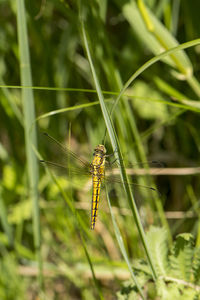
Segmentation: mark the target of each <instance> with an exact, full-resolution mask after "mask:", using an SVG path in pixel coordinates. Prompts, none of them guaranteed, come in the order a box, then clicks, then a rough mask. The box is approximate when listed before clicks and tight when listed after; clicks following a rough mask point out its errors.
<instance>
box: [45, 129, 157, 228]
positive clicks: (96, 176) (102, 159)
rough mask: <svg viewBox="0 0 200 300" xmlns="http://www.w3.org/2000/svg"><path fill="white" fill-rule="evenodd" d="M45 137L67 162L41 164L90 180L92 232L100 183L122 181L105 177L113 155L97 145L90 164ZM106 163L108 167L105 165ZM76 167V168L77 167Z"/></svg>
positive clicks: (97, 206)
mask: <svg viewBox="0 0 200 300" xmlns="http://www.w3.org/2000/svg"><path fill="white" fill-rule="evenodd" d="M44 135H45V136H47V137H48V138H49V139H50V140H51V141H53V142H54V143H55V144H56V145H57V146H58V147H59V148H60V149H61V150H62V151H63V152H64V153H65V154H66V155H67V158H68V159H67V162H68V165H67V163H66V165H61V164H58V163H55V162H52V161H47V160H40V162H41V163H44V164H47V165H50V166H54V167H59V168H62V169H64V170H66V172H72V173H75V174H78V175H81V174H82V175H87V176H89V177H90V178H91V179H92V203H91V221H90V228H91V229H92V230H94V229H95V225H96V221H97V214H98V208H99V200H100V191H101V187H102V183H103V182H105V183H109V182H110V183H112V184H114V183H120V184H122V181H121V180H120V179H115V178H112V177H111V178H109V176H107V175H106V170H108V172H109V171H110V170H111V165H110V164H109V163H108V162H107V158H108V157H110V156H112V155H113V154H106V148H105V146H104V145H101V144H99V145H97V146H96V147H95V148H94V152H93V160H92V162H91V163H89V162H88V161H86V160H84V159H82V158H80V157H79V156H78V155H76V154H75V153H74V152H73V151H71V150H70V149H68V148H67V147H65V146H64V145H62V144H61V143H60V142H58V141H57V140H56V139H55V138H54V137H52V136H50V135H49V134H48V133H44ZM70 161H71V163H72V166H71V165H70V163H69V162H70ZM107 163H108V165H107ZM77 165H78V167H77ZM128 184H129V185H131V186H139V187H144V188H147V189H150V190H153V191H157V190H156V189H155V188H153V187H149V186H143V185H140V184H137V183H130V182H128Z"/></svg>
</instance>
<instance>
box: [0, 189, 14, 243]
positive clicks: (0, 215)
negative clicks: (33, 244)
mask: <svg viewBox="0 0 200 300" xmlns="http://www.w3.org/2000/svg"><path fill="white" fill-rule="evenodd" d="M0 219H1V224H2V227H3V229H4V231H5V234H6V235H7V238H8V241H9V244H10V245H13V242H14V241H13V234H12V227H11V226H10V224H9V223H8V219H7V211H6V206H5V204H4V200H3V197H2V187H1V186H0Z"/></svg>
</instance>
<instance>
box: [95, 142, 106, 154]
mask: <svg viewBox="0 0 200 300" xmlns="http://www.w3.org/2000/svg"><path fill="white" fill-rule="evenodd" d="M97 153H99V154H100V155H101V156H103V155H105V154H106V148H105V146H104V145H100V144H99V145H98V146H96V147H95V148H94V155H96V154H97Z"/></svg>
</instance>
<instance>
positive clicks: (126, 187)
mask: <svg viewBox="0 0 200 300" xmlns="http://www.w3.org/2000/svg"><path fill="white" fill-rule="evenodd" d="M81 27H82V35H83V41H84V46H85V49H86V52H87V56H88V61H89V64H90V68H91V72H92V75H93V78H94V82H95V87H96V90H97V94H98V98H99V103H100V107H101V110H102V115H103V117H104V121H105V124H106V128H107V130H108V135H109V138H110V141H111V144H112V148H113V151H114V153H115V156H116V159H117V161H118V162H119V168H120V174H121V178H122V182H123V185H124V190H125V192H126V195H127V199H128V202H129V205H130V208H131V211H132V214H133V218H134V220H135V223H136V226H137V229H138V232H139V235H140V238H141V241H142V244H143V247H144V250H145V253H146V256H147V259H148V262H149V265H150V268H151V271H152V276H153V279H154V280H156V278H157V274H156V269H155V266H154V264H153V261H152V258H151V253H150V251H149V249H148V244H147V242H146V237H145V233H144V229H143V227H142V223H141V220H140V216H139V213H138V210H137V207H136V204H135V201H134V197H133V194H132V191H131V189H130V186H129V184H128V183H127V182H128V178H127V175H126V171H125V167H124V164H123V157H122V154H121V150H120V148H119V143H118V140H117V136H116V133H115V130H114V127H113V124H112V120H111V118H110V114H109V113H108V110H107V107H106V105H105V102H104V98H103V94H102V91H101V87H100V84H99V81H98V78H97V75H96V72H95V68H94V65H93V61H92V57H91V54H90V50H89V45H88V40H87V37H86V32H85V27H84V23H83V22H82V23H81Z"/></svg>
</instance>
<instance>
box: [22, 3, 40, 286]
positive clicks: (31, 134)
mask: <svg viewBox="0 0 200 300" xmlns="http://www.w3.org/2000/svg"><path fill="white" fill-rule="evenodd" d="M17 32H18V41H19V60H20V61H19V62H20V76H21V84H22V85H23V86H32V77H31V67H30V55H29V47H28V36H27V24H26V16H25V6H24V0H17ZM22 107H23V114H24V131H25V144H26V158H27V175H28V191H29V193H30V197H31V199H32V203H33V235H34V246H35V251H36V257H37V262H38V269H39V272H38V280H39V285H40V288H41V289H42V288H43V275H42V256H41V236H40V210H39V197H38V163H37V159H36V156H35V153H34V151H33V148H32V146H34V147H35V148H37V136H36V127H35V123H34V120H35V107H34V96H33V91H32V89H22ZM32 124H33V126H32Z"/></svg>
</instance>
